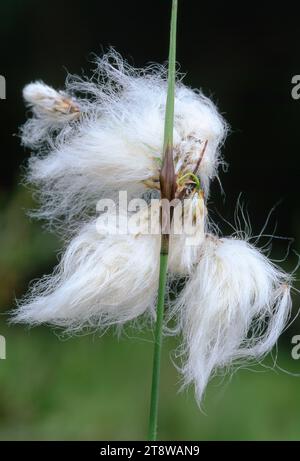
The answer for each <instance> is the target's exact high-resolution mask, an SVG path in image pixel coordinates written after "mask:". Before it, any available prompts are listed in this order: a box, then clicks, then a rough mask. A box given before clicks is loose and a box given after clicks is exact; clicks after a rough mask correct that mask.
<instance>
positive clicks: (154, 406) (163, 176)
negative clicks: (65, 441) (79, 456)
mask: <svg viewBox="0 0 300 461" xmlns="http://www.w3.org/2000/svg"><path fill="white" fill-rule="evenodd" d="M177 7H178V1H177V0H172V13H171V30H170V47H169V63H168V91H167V101H166V112H165V127H164V145H163V163H162V168H161V173H160V188H161V198H162V199H163V198H166V199H168V200H169V201H172V199H173V198H174V196H175V188H176V186H175V184H176V182H175V171H174V161H173V126H174V97H175V77H176V28H177ZM168 253H169V234H162V236H161V251H160V265H159V286H158V300H157V309H156V327H155V343H154V355H153V371H152V389H151V403H150V416H149V433H148V437H149V440H156V439H157V420H158V402H159V383H160V368H161V366H160V362H161V349H162V338H163V319H164V304H165V291H166V281H167V268H168Z"/></svg>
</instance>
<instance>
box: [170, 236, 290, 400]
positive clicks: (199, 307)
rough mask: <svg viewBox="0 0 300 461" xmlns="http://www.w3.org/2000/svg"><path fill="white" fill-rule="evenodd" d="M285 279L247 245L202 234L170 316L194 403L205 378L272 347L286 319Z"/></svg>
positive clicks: (287, 289) (287, 294) (287, 280)
mask: <svg viewBox="0 0 300 461" xmlns="http://www.w3.org/2000/svg"><path fill="white" fill-rule="evenodd" d="M290 309H291V298H290V276H289V275H287V274H286V273H285V272H283V271H282V270H281V269H279V268H278V267H276V266H275V265H274V264H273V263H271V262H270V261H269V260H268V258H266V257H265V256H264V255H263V254H262V253H261V252H260V251H259V250H258V249H256V248H254V247H253V246H252V245H250V244H249V243H248V242H247V241H243V240H238V239H235V238H221V239H218V238H217V237H214V236H212V235H208V236H207V237H206V239H205V242H204V243H203V245H202V249H201V257H200V260H199V262H198V264H197V266H196V267H195V268H194V271H193V272H192V273H191V275H190V279H189V280H188V281H187V283H186V285H185V287H184V289H183V290H182V292H181V294H180V296H179V297H178V298H177V299H175V302H174V306H173V315H174V314H175V315H177V319H178V330H182V333H183V345H182V348H181V353H182V359H183V366H182V373H183V377H184V384H185V385H188V384H193V385H194V387H195V393H196V398H197V400H198V402H199V403H200V402H201V400H202V397H203V393H204V390H205V388H206V385H207V383H208V381H209V379H210V378H211V377H212V376H214V375H215V374H218V373H220V372H222V370H223V371H224V370H225V371H227V369H228V368H230V367H231V366H232V365H234V364H237V363H239V361H240V360H241V363H244V361H245V360H246V361H247V359H250V360H251V359H256V360H257V359H260V358H262V357H263V356H264V355H265V354H266V353H268V352H269V351H270V350H271V349H272V347H273V346H274V345H275V343H276V341H277V339H278V337H279V335H280V334H281V333H282V331H283V329H284V327H285V326H286V322H287V320H288V318H289V315H290Z"/></svg>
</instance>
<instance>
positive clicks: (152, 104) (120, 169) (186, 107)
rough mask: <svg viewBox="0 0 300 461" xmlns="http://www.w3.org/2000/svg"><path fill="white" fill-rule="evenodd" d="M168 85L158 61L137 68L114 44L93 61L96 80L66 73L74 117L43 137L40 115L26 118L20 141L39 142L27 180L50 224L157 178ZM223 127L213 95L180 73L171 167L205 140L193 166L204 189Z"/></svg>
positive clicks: (133, 192)
mask: <svg viewBox="0 0 300 461" xmlns="http://www.w3.org/2000/svg"><path fill="white" fill-rule="evenodd" d="M166 91H167V73H166V69H165V68H164V67H162V66H150V67H148V68H147V69H144V70H136V69H133V68H132V67H130V66H129V65H128V64H127V63H125V62H124V61H123V60H122V58H121V57H120V55H118V54H117V53H116V52H114V51H111V52H109V53H108V54H106V55H104V56H103V57H102V58H101V59H98V60H97V69H96V71H95V74H94V79H92V80H88V79H86V80H84V79H80V78H76V77H73V78H72V77H70V78H68V80H67V82H66V93H67V94H70V95H72V96H73V97H74V98H75V100H76V101H79V106H80V118H79V120H75V121H74V120H73V121H72V120H71V121H70V122H69V123H65V126H64V128H62V130H61V132H60V133H58V134H56V135H55V136H52V133H51V130H50V132H49V133H48V135H45V136H44V139H40V134H39V133H40V131H42V132H43V134H45V133H44V130H43V129H42V130H40V127H39V123H40V118H35V119H34V125H32V120H29V121H28V122H27V123H26V124H25V126H24V127H23V131H22V134H23V142H24V144H26V145H28V146H29V147H31V148H33V149H35V148H36V149H37V154H33V155H32V156H31V158H30V160H29V165H28V170H27V180H28V182H29V183H32V184H33V185H35V186H36V187H37V189H38V195H39V198H40V202H41V208H40V210H39V211H38V212H37V216H40V217H44V218H46V219H48V220H49V221H50V222H54V223H55V222H56V220H57V219H62V218H66V221H65V224H64V226H65V228H66V227H67V226H68V224H69V223H72V219H73V218H75V217H76V219H78V217H82V215H86V214H88V212H89V211H91V210H93V209H94V207H95V203H96V202H97V200H99V199H100V198H101V197H103V196H104V197H108V196H109V197H111V196H114V191H119V190H126V191H128V193H129V196H135V197H136V196H140V195H141V194H143V193H144V192H145V191H146V190H147V187H149V181H150V184H151V181H152V182H153V181H154V182H155V181H157V180H158V176H159V170H160V162H161V157H162V145H163V130H164V116H165V105H166ZM64 122H65V120H64ZM41 123H42V122H41ZM43 123H44V122H43ZM49 125H51V120H50V119H49ZM33 126H34V127H35V128H34V129H33ZM226 130H227V126H226V123H225V121H224V120H223V118H222V116H221V115H220V114H219V113H218V111H217V108H216V106H215V105H214V104H213V102H212V101H211V100H210V99H208V98H207V97H205V96H204V95H203V94H202V93H201V92H200V91H194V90H192V89H190V88H187V87H186V86H184V85H183V84H182V82H181V81H179V80H178V81H177V84H176V95H175V122H174V160H175V168H176V172H177V173H178V174H179V175H181V174H184V173H186V172H190V171H191V170H192V169H193V168H195V167H196V165H197V160H198V159H199V157H200V154H201V151H202V149H203V147H204V143H205V141H207V142H208V144H207V148H206V151H205V153H204V156H203V159H202V161H201V163H200V167H199V171H198V174H199V176H200V179H201V185H202V188H203V189H204V191H205V194H206V196H207V195H208V191H209V183H210V181H211V179H213V178H214V177H215V176H216V175H217V171H218V166H219V164H220V163H222V160H221V157H220V152H219V147H220V145H221V144H222V142H223V140H224V137H225V134H226ZM42 141H44V143H43V142H42ZM156 184H158V183H156Z"/></svg>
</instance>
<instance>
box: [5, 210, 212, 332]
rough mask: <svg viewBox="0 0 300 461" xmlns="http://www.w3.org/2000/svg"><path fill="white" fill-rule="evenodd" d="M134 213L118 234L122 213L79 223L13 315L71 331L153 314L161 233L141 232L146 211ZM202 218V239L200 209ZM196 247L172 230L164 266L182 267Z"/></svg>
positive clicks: (193, 257)
mask: <svg viewBox="0 0 300 461" xmlns="http://www.w3.org/2000/svg"><path fill="white" fill-rule="evenodd" d="M136 214H137V215H139V219H137V220H136V221H137V222H139V227H137V229H133V228H131V232H130V233H126V234H124V235H123V234H119V233H118V232H119V229H120V228H122V226H126V225H127V219H126V216H125V215H122V214H119V216H118V220H117V221H115V220H114V219H112V216H111V215H109V214H106V215H102V216H101V217H100V218H99V219H98V220H96V221H92V222H90V223H88V224H86V225H84V226H83V227H82V228H81V230H80V231H79V233H78V235H77V236H76V237H74V238H72V239H71V240H70V242H69V244H68V246H67V249H66V251H65V253H64V254H63V256H62V258H61V261H60V263H59V265H58V266H57V267H56V269H55V270H54V273H53V275H51V276H45V277H43V278H42V279H41V280H39V281H38V282H36V283H35V284H33V286H32V288H31V291H30V292H29V295H27V296H26V297H25V299H24V300H23V302H21V303H20V304H19V306H18V309H17V310H16V311H15V312H14V314H13V315H14V317H13V321H14V322H21V323H28V324H30V325H38V324H41V323H48V324H52V325H54V326H58V327H63V328H65V329H66V330H67V331H69V332H75V331H80V330H83V329H84V328H91V329H103V328H105V327H108V326H111V325H117V326H122V325H124V324H125V323H126V322H129V321H131V320H136V319H138V318H140V316H141V315H142V314H146V317H147V318H148V319H153V318H154V317H155V305H156V297H157V289H158V274H159V253H160V241H161V236H160V234H156V235H151V234H148V235H146V234H143V233H142V230H143V229H144V226H146V225H147V224H148V220H149V217H150V214H148V208H147V209H142V210H141V211H140V212H139V213H136ZM132 216H133V214H132V215H131V217H132ZM156 218H159V214H158V215H157V216H156ZM202 219H203V222H202V225H201V226H200V227H201V228H202V231H201V235H200V237H201V238H202V239H203V226H204V215H203V216H202ZM115 225H116V226H115ZM195 232H199V231H198V229H197V231H195ZM189 237H190V236H189ZM189 237H186V238H189ZM197 249H199V245H198V246H197V247H195V249H194V251H192V250H191V249H190V248H189V246H186V241H185V239H184V236H175V235H174V236H173V237H172V238H171V242H170V261H169V270H170V272H171V273H174V272H176V274H178V271H182V275H185V274H186V273H188V272H189V269H190V267H191V265H192V263H194V262H195V260H196V256H197ZM185 253H186V254H185Z"/></svg>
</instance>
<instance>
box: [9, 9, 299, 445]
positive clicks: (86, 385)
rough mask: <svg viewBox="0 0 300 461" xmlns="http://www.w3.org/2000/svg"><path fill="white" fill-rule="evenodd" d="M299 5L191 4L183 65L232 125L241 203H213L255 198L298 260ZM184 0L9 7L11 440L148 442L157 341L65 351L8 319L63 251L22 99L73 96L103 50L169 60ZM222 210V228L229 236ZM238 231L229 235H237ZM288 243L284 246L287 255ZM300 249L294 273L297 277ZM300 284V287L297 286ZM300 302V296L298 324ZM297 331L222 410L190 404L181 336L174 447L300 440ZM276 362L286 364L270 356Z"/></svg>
mask: <svg viewBox="0 0 300 461" xmlns="http://www.w3.org/2000/svg"><path fill="white" fill-rule="evenodd" d="M299 13H300V4H298V6H297V4H294V3H292V2H285V3H284V4H282V3H281V4H278V5H276V4H274V3H273V2H265V3H262V2H258V4H257V5H255V4H253V3H251V4H250V3H246V4H245V3H241V4H237V3H235V2H229V3H228V2H226V3H224V4H218V5H217V4H216V3H214V2H199V1H196V0H195V1H193V0H190V1H183V0H181V1H180V2H179V19H178V52H177V59H178V63H179V64H180V70H181V72H183V73H185V74H186V76H185V83H186V84H187V85H190V86H192V87H197V88H202V90H203V91H204V93H205V94H206V95H210V96H212V97H213V99H214V101H215V102H216V103H217V105H218V106H219V109H220V111H221V112H222V113H223V114H224V116H225V118H226V119H227V121H228V122H229V124H230V126H231V134H230V136H229V138H228V140H227V141H226V144H225V147H224V150H223V153H224V156H225V160H226V161H227V162H228V163H229V170H228V172H227V173H226V174H225V173H221V176H220V177H221V182H222V185H223V188H224V190H225V192H226V196H225V197H223V196H222V195H221V192H220V187H219V186H218V184H217V183H216V184H214V186H213V188H212V194H211V200H210V207H211V209H212V210H217V212H218V213H220V214H221V215H222V216H223V217H224V218H225V219H228V220H229V221H231V222H232V219H233V213H234V210H235V206H236V201H237V198H238V196H239V194H240V193H242V200H243V201H244V202H245V203H246V205H247V209H248V211H249V214H250V218H251V223H252V228H253V232H254V234H256V233H258V232H259V231H260V229H261V228H262V226H263V225H264V223H265V221H266V217H267V215H268V213H269V211H270V210H271V208H272V207H273V206H274V205H277V206H276V208H275V210H274V212H273V214H272V216H271V218H270V222H269V224H268V226H267V228H266V232H267V233H268V232H269V233H272V232H273V231H274V228H275V226H276V235H278V236H283V237H292V238H294V242H293V244H292V249H294V250H295V251H297V250H298V251H299V238H300V212H299V194H298V184H299V171H300V160H299V153H300V130H299V119H300V100H294V99H293V98H292V96H291V90H292V86H293V85H292V83H291V79H292V77H293V76H294V75H297V74H300V57H299V43H300V38H299V27H300V26H299V19H298V18H299ZM169 16H170V1H167V0H164V1H163V0H161V1H157V0H156V1H154V0H153V1H152V2H140V1H127V2H124V1H115V2H107V1H99V0H98V1H94V0H90V1H86V2H84V1H82V0H80V1H79V0H73V1H70V0H67V1H64V2H61V1H57V0H52V1H51V2H50V1H47V0H45V1H44V2H38V1H37V0H27V1H21V0H10V1H8V0H2V2H1V17H0V44H1V54H0V74H1V75H3V76H5V78H6V83H7V96H6V98H7V99H6V100H1V101H0V117H1V119H0V122H1V125H0V126H1V154H2V155H1V168H0V181H1V182H0V244H1V247H0V280H1V281H0V309H1V312H2V314H3V315H1V317H0V334H2V335H5V337H6V341H7V359H6V360H1V361H0V438H1V439H6V438H10V439H16V438H19V439H57V438H60V439H66V438H69V439H70V438H71V439H82V438H85V439H96V438H99V439H101V438H109V439H121V438H133V439H134V438H143V437H145V433H146V426H147V412H148V403H149V401H148V396H149V389H150V376H151V365H152V362H151V357H152V342H151V338H152V336H151V333H150V334H148V333H144V334H143V333H142V334H137V333H136V332H130V333H129V334H128V337H124V338H122V339H121V340H120V341H117V339H116V338H115V337H114V336H113V334H108V335H107V336H105V337H102V338H99V337H97V336H88V337H83V338H73V339H70V340H68V341H67V342H62V341H61V340H59V339H58V338H57V337H56V335H55V334H53V332H52V331H49V330H47V329H44V328H37V329H34V330H31V331H30V332H28V331H27V330H26V329H24V328H19V327H7V315H6V311H7V310H8V309H9V308H11V307H12V306H13V304H14V298H15V297H20V296H21V295H22V294H23V293H24V292H25V291H26V288H27V285H28V283H29V281H30V280H31V279H33V278H36V277H39V276H41V275H42V274H44V273H49V272H50V271H51V270H52V268H53V266H54V264H55V262H56V261H57V256H56V252H57V249H58V242H57V241H56V239H55V237H54V236H53V235H50V234H48V233H46V232H45V231H44V230H43V229H42V228H41V225H40V223H33V222H32V221H30V219H29V218H28V217H26V211H25V210H26V209H27V208H30V207H31V206H33V201H32V198H31V197H30V194H29V192H28V191H26V189H25V188H24V187H23V186H22V185H21V184H20V181H21V167H22V165H24V164H25V162H26V158H27V157H28V155H29V153H28V152H26V151H24V149H23V148H22V147H21V146H20V142H19V138H18V136H17V135H16V134H17V132H18V127H19V126H20V125H21V124H22V123H23V122H24V120H25V118H26V111H25V108H24V104H23V101H22V88H23V87H24V85H25V84H26V83H28V82H30V81H33V80H36V79H41V80H44V81H45V82H46V83H48V84H50V85H53V86H54V87H57V88H62V87H63V85H64V80H65V77H66V74H67V72H70V73H77V74H78V73H81V72H82V70H83V69H84V70H85V72H86V73H88V71H89V69H91V67H92V65H91V64H90V61H91V53H92V52H93V53H101V52H102V51H105V50H106V49H107V47H109V46H113V47H115V48H116V49H117V50H118V51H119V52H120V53H121V54H122V55H123V56H125V57H126V58H127V59H128V60H129V62H130V63H132V64H134V65H135V66H137V67H138V66H143V65H145V64H147V63H148V62H153V61H155V62H160V63H161V62H164V61H165V60H166V56H167V52H168V35H169ZM218 213H216V214H215V219H216V220H217V222H219V224H220V225H221V227H224V229H226V225H225V224H224V223H223V222H222V220H221V219H220V218H219V217H218ZM227 230H229V229H227ZM287 245H288V242H287V241H286V240H278V241H276V243H275V246H274V257H276V258H279V259H280V258H283V257H284V256H285V253H286V249H287ZM296 264H297V256H296V255H295V254H294V253H293V252H291V253H290V255H289V257H288V258H287V260H286V261H285V262H284V263H283V267H284V268H285V269H287V270H292V269H293V268H294V267H295V265H296ZM296 287H297V283H296ZM298 307H299V299H298V298H297V297H296V296H295V300H294V314H296V312H297V309H298ZM297 333H298V334H300V323H299V321H297V320H296V321H295V322H294V323H293V325H292V326H291V327H290V328H288V330H287V331H286V333H285V335H284V336H283V338H282V339H281V340H280V342H279V355H278V365H277V368H276V367H275V370H273V371H271V370H270V369H268V368H267V369H264V368H262V367H257V368H256V370H258V371H262V373H251V372H250V371H247V370H244V371H239V372H238V373H237V374H235V375H234V376H233V378H232V380H231V382H230V383H229V384H228V380H227V381H226V380H225V382H223V383H222V385H219V383H216V384H217V385H214V383H213V384H212V385H211V386H210V387H209V390H208V397H207V400H206V404H205V411H206V413H207V415H205V414H203V413H201V412H199V410H198V409H197V407H196V405H195V403H194V400H193V393H192V392H188V393H185V394H181V395H177V394H176V392H177V389H178V387H179V386H178V380H179V377H178V375H177V372H176V371H175V369H174V368H173V367H172V364H171V363H170V360H169V352H170V350H172V349H174V347H175V345H176V340H175V339H169V340H167V341H166V345H165V350H164V362H163V365H164V367H163V373H162V379H163V384H162V403H161V407H162V408H161V424H160V428H161V433H160V436H161V438H166V439H176V438H177V439H180V438H185V439H279V438H284V439H295V438H296V439H299V438H300V432H299V414H300V393H299V387H300V378H298V377H294V376H292V375H289V374H287V373H286V372H284V371H281V370H280V369H281V368H283V369H284V370H286V371H288V372H292V373H298V372H300V367H299V365H300V360H299V361H296V360H293V359H292V357H291V338H292V337H293V335H295V334H297ZM269 363H270V365H271V360H269Z"/></svg>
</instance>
